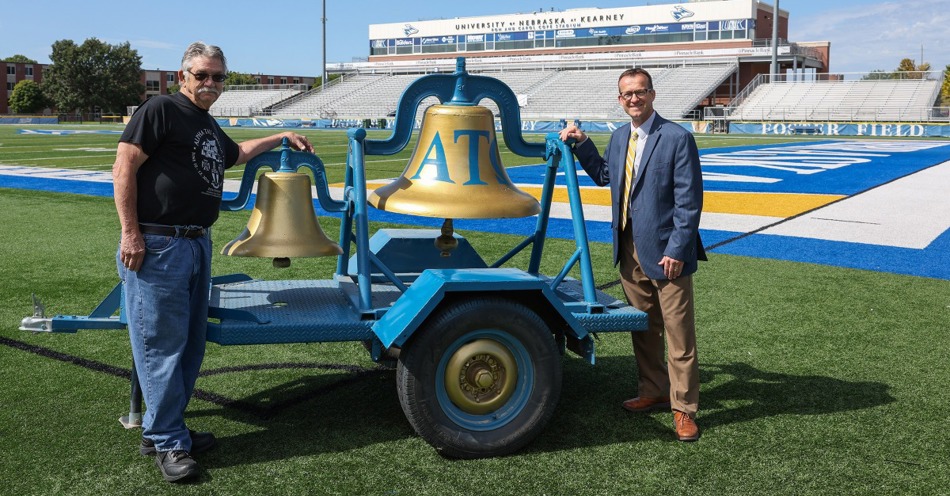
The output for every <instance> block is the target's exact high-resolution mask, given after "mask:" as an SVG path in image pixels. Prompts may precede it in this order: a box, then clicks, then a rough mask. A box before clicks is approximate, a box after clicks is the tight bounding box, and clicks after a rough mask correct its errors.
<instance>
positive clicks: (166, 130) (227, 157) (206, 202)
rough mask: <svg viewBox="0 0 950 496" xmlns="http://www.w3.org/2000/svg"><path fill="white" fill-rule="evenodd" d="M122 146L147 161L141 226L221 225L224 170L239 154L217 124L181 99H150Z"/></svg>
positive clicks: (141, 180) (141, 181)
mask: <svg viewBox="0 0 950 496" xmlns="http://www.w3.org/2000/svg"><path fill="white" fill-rule="evenodd" d="M119 141H122V142H127V143H132V144H137V145H140V146H141V147H142V151H144V152H145V154H146V155H148V159H147V160H146V161H145V163H144V164H142V166H141V167H140V168H139V171H138V175H137V183H138V217H139V222H146V223H154V224H165V225H197V226H204V227H209V226H211V224H213V223H214V221H215V220H217V219H218V208H219V207H220V206H221V191H222V188H223V186H224V170H225V169H226V168H229V167H231V166H233V165H234V163H235V162H237V158H238V154H239V150H238V145H237V143H235V142H234V140H232V139H231V138H230V137H229V136H228V135H227V134H225V133H224V131H222V130H221V127H220V126H218V123H217V122H215V120H214V118H213V117H211V114H209V113H208V112H207V111H206V110H203V109H201V108H199V107H197V106H195V104H193V103H192V102H191V100H189V99H188V97H187V96H186V95H184V94H182V93H180V92H179V93H176V94H174V95H170V96H169V95H161V96H156V97H152V98H150V99H149V100H148V101H146V102H145V103H143V104H142V106H141V107H139V108H138V110H136V111H135V113H134V114H132V117H131V119H130V120H129V123H128V125H127V126H126V127H125V131H124V132H123V133H122V137H120V138H119Z"/></svg>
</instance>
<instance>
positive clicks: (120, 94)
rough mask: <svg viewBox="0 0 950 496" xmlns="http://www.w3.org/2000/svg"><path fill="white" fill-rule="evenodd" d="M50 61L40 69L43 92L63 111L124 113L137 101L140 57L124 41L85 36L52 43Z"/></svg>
mask: <svg viewBox="0 0 950 496" xmlns="http://www.w3.org/2000/svg"><path fill="white" fill-rule="evenodd" d="M50 60H52V61H53V63H52V64H51V65H50V66H49V67H48V68H47V69H46V71H45V72H44V78H43V91H44V92H45V93H46V95H47V96H48V97H49V98H50V99H52V100H53V102H54V103H55V104H56V107H57V108H59V110H60V111H63V112H71V111H73V110H80V111H93V110H95V109H96V108H97V107H98V108H99V109H100V110H102V111H103V112H110V113H118V114H121V113H124V112H125V109H126V107H128V106H133V105H138V104H139V103H141V97H140V95H141V94H142V93H143V92H144V91H145V87H144V86H143V85H142V83H141V81H140V79H141V69H140V67H141V65H142V58H141V57H139V54H138V52H136V51H135V50H133V49H132V48H131V47H130V45H129V43H128V42H125V43H122V44H119V45H110V44H108V43H103V42H101V41H99V40H98V39H96V38H89V39H87V40H86V41H85V42H83V44H82V45H76V44H75V43H74V42H73V41H72V40H59V41H57V42H55V43H53V51H52V53H51V54H50Z"/></svg>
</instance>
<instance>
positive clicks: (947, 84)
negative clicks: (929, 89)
mask: <svg viewBox="0 0 950 496" xmlns="http://www.w3.org/2000/svg"><path fill="white" fill-rule="evenodd" d="M940 102H941V103H940V104H941V105H943V106H950V64H948V65H947V67H945V68H944V70H943V86H941V87H940Z"/></svg>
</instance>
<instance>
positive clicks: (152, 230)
mask: <svg viewBox="0 0 950 496" xmlns="http://www.w3.org/2000/svg"><path fill="white" fill-rule="evenodd" d="M139 230H140V231H142V234H157V235H159V236H171V237H173V238H188V239H195V238H200V237H203V236H204V235H206V234H208V230H207V229H205V228H203V227H198V228H193V227H192V228H188V227H175V226H153V225H145V224H139Z"/></svg>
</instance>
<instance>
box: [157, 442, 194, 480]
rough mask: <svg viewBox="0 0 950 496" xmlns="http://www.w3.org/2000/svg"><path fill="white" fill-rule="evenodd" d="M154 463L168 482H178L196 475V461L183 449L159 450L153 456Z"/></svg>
mask: <svg viewBox="0 0 950 496" xmlns="http://www.w3.org/2000/svg"><path fill="white" fill-rule="evenodd" d="M155 465H158V468H159V470H161V471H162V477H164V478H165V480H166V481H168V482H178V481H180V480H182V479H188V478H191V477H195V476H197V475H198V472H199V469H198V462H196V461H195V459H194V458H192V457H191V455H190V454H189V453H188V452H187V451H184V450H174V451H159V452H158V453H157V454H156V456H155Z"/></svg>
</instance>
